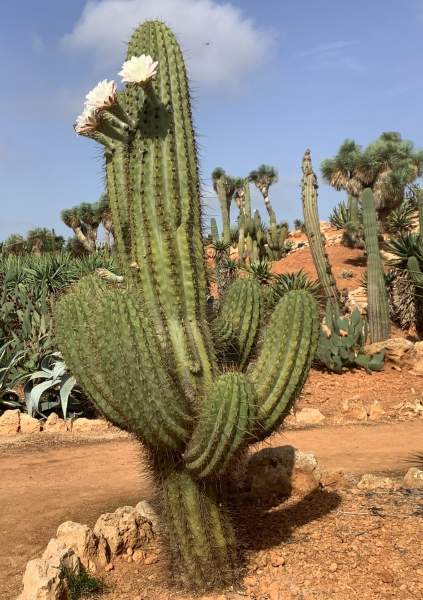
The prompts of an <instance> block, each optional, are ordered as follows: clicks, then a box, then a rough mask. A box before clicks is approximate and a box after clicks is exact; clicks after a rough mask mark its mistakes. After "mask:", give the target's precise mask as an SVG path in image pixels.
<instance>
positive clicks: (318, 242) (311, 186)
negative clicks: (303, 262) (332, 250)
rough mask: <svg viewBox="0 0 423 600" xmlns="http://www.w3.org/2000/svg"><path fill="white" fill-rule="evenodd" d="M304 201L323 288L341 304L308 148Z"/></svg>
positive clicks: (311, 246)
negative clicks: (321, 223) (324, 232)
mask: <svg viewBox="0 0 423 600" xmlns="http://www.w3.org/2000/svg"><path fill="white" fill-rule="evenodd" d="M302 171H303V179H302V185H301V190H302V201H303V213H304V225H305V229H306V232H307V237H308V241H309V244H310V251H311V255H312V257H313V262H314V266H315V268H316V272H317V276H318V278H319V281H320V284H321V286H322V290H323V292H324V294H325V296H326V298H327V300H328V302H330V303H331V304H332V305H333V307H337V306H338V304H339V299H340V295H339V291H338V288H337V287H336V281H335V277H334V276H333V273H332V268H331V265H330V262H329V258H328V255H327V253H326V250H325V245H324V243H323V239H322V233H321V231H320V220H319V212H318V207H317V190H318V187H319V186H318V183H317V177H316V175H315V173H314V171H313V167H312V164H311V152H310V150H306V151H305V153H304V157H303V161H302Z"/></svg>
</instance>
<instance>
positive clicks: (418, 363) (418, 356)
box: [409, 342, 423, 376]
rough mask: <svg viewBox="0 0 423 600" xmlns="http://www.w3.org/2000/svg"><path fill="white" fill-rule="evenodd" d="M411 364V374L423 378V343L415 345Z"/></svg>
mask: <svg viewBox="0 0 423 600" xmlns="http://www.w3.org/2000/svg"><path fill="white" fill-rule="evenodd" d="M409 362H410V364H409V366H410V368H411V369H410V370H411V372H412V373H413V374H414V375H420V376H423V342H416V343H415V344H414V353H413V356H412V357H411V358H410V361H409Z"/></svg>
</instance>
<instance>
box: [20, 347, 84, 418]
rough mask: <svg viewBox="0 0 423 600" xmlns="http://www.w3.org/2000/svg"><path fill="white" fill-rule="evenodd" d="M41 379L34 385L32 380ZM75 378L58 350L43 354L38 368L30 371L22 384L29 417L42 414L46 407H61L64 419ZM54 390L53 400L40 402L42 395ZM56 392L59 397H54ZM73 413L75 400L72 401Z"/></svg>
mask: <svg viewBox="0 0 423 600" xmlns="http://www.w3.org/2000/svg"><path fill="white" fill-rule="evenodd" d="M39 380H42V381H41V382H39V383H36V384H35V385H34V381H39ZM75 386H76V379H75V377H73V376H72V375H71V374H70V373H69V371H68V369H67V367H66V365H65V363H64V362H63V360H62V355H61V354H60V352H53V353H52V354H49V355H47V356H45V357H44V358H43V359H42V360H41V362H40V370H39V371H36V372H35V373H32V374H31V375H30V376H29V378H28V381H27V382H26V384H25V386H24V392H25V402H26V409H27V412H28V414H29V415H31V417H33V416H35V414H43V413H45V411H46V410H48V409H53V410H54V409H56V407H59V406H60V408H61V411H62V414H63V418H64V419H66V416H67V412H68V404H69V398H70V397H71V394H72V393H73V395H74V396H75V393H76V390H75ZM52 391H55V394H54V398H53V400H51V399H49V400H47V401H44V402H42V401H41V399H42V396H43V395H44V396H46V394H47V393H49V396H51V392H52ZM57 394H58V395H59V398H58V399H56V396H57ZM72 408H73V411H72V412H73V413H74V414H75V412H77V411H76V410H75V402H74V403H73V406H72Z"/></svg>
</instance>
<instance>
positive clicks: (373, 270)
mask: <svg viewBox="0 0 423 600" xmlns="http://www.w3.org/2000/svg"><path fill="white" fill-rule="evenodd" d="M361 205H362V208H363V226H364V240H365V244H366V252H367V294H368V309H367V314H368V321H369V334H370V341H371V342H380V341H382V340H386V339H388V338H389V336H390V333H391V323H390V318H389V301H388V292H387V289H386V285H385V278H384V273H383V265H382V259H381V257H380V252H379V242H378V234H379V226H378V222H377V217H376V208H375V203H374V199H373V193H372V190H371V189H369V188H367V189H365V190H364V192H363V195H362V197H361Z"/></svg>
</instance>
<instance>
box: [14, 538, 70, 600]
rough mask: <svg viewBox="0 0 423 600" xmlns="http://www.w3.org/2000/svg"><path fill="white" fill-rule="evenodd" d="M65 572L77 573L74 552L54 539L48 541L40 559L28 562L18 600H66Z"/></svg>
mask: <svg viewBox="0 0 423 600" xmlns="http://www.w3.org/2000/svg"><path fill="white" fill-rule="evenodd" d="M66 570H68V571H71V572H73V573H79V570H80V564H79V560H78V557H77V556H76V554H75V552H74V551H73V550H72V549H70V548H67V547H66V545H65V544H64V543H63V542H60V541H59V540H57V539H56V538H53V539H51V540H50V542H49V543H48V545H47V548H46V549H45V551H44V554H43V555H42V557H41V558H36V559H34V560H30V561H29V562H28V563H27V565H26V569H25V574H24V577H23V586H24V589H23V592H22V593H21V595H20V596H19V598H18V600H68V588H67V583H66V579H65V573H66Z"/></svg>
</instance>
